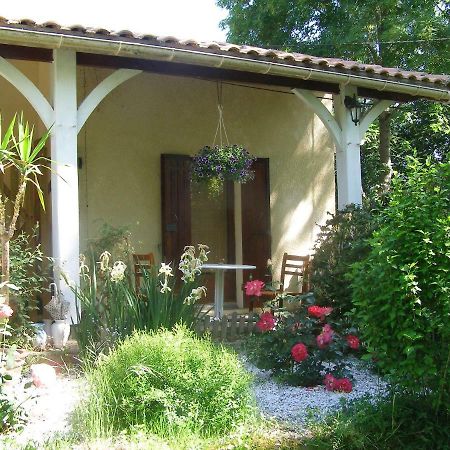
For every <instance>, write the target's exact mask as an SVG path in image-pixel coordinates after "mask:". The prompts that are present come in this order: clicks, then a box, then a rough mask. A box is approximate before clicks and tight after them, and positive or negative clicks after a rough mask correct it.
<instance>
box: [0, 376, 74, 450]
mask: <svg viewBox="0 0 450 450" xmlns="http://www.w3.org/2000/svg"><path fill="white" fill-rule="evenodd" d="M28 381H30V379H27V378H25V379H23V380H22V381H21V383H19V384H17V385H16V386H15V387H14V391H15V393H16V396H17V398H18V399H19V401H23V405H22V406H23V408H24V409H25V410H26V412H27V414H28V420H27V423H26V425H25V427H24V429H23V430H22V431H21V432H18V433H13V434H9V435H5V436H4V438H5V439H8V440H9V441H12V442H14V448H21V446H25V445H26V444H27V443H28V442H33V444H35V445H36V446H37V447H38V448H40V446H41V445H42V444H43V443H45V442H46V441H47V440H49V439H50V438H51V437H52V436H55V435H56V434H65V433H66V432H68V431H69V422H68V419H69V416H70V413H71V412H72V411H73V409H74V407H75V405H76V404H77V403H78V401H79V399H80V392H81V391H82V389H81V386H82V384H83V380H82V379H76V378H73V377H68V376H66V375H60V376H58V377H57V379H56V382H55V383H54V384H53V385H52V386H51V387H41V388H36V387H34V386H32V387H31V388H29V389H27V390H24V389H23V386H24V384H25V383H26V382H28ZM1 447H2V442H1V440H0V448H1Z"/></svg>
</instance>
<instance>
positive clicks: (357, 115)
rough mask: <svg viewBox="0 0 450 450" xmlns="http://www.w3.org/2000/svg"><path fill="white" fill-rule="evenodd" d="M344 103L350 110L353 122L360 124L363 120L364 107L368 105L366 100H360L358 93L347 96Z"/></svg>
mask: <svg viewBox="0 0 450 450" xmlns="http://www.w3.org/2000/svg"><path fill="white" fill-rule="evenodd" d="M344 105H345V107H346V108H347V109H348V110H350V116H351V118H352V122H353V123H354V124H355V125H358V123H359V122H360V121H361V116H362V113H363V108H365V106H366V102H365V101H364V102H360V101H359V100H358V99H357V98H356V95H353V97H350V96H348V95H347V96H345V98H344Z"/></svg>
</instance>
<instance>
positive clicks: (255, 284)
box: [245, 280, 264, 297]
mask: <svg viewBox="0 0 450 450" xmlns="http://www.w3.org/2000/svg"><path fill="white" fill-rule="evenodd" d="M263 287H264V281H260V280H253V281H247V283H245V295H248V296H250V297H251V296H255V297H261V289H262V288H263Z"/></svg>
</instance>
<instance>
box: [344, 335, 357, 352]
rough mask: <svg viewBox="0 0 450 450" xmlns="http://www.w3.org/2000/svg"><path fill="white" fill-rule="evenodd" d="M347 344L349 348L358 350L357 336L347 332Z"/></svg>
mask: <svg viewBox="0 0 450 450" xmlns="http://www.w3.org/2000/svg"><path fill="white" fill-rule="evenodd" d="M346 339H347V344H348V346H349V347H350V348H352V349H353V350H358V349H359V339H358V336H354V335H352V334H349V335H348V336H347V337H346Z"/></svg>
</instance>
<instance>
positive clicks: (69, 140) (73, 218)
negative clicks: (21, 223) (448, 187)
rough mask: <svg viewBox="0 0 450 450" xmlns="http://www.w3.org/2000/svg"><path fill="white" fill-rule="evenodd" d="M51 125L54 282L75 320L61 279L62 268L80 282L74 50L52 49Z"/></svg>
mask: <svg viewBox="0 0 450 450" xmlns="http://www.w3.org/2000/svg"><path fill="white" fill-rule="evenodd" d="M53 57H54V61H53V80H52V88H53V109H54V125H53V130H52V139H51V148H52V151H51V157H52V167H53V170H54V173H52V179H51V198H52V244H53V257H54V259H55V273H54V275H55V282H56V283H57V285H58V286H59V289H60V292H61V293H62V295H63V297H64V299H65V300H66V301H69V302H70V305H71V306H70V316H69V318H68V320H69V322H73V323H77V322H78V321H77V312H76V305H75V296H74V294H73V292H72V290H71V289H70V287H69V286H68V285H67V284H66V283H65V282H61V272H63V273H64V274H65V276H66V277H67V278H68V279H69V280H70V283H71V284H72V283H74V284H76V285H78V284H79V273H78V272H79V269H78V266H79V252H80V237H79V206H78V169H77V79H76V54H75V51H73V50H67V49H57V50H54V51H53Z"/></svg>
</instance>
